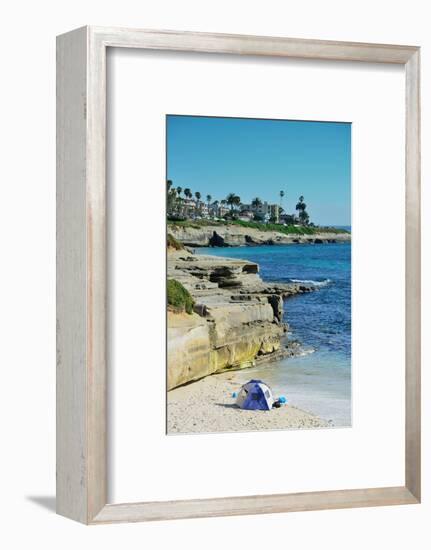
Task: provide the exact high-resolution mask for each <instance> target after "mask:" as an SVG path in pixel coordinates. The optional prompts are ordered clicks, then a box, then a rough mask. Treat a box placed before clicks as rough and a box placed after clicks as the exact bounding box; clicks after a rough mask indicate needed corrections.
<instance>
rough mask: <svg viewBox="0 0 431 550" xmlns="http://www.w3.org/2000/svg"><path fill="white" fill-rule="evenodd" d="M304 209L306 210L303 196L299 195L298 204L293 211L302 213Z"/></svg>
mask: <svg viewBox="0 0 431 550" xmlns="http://www.w3.org/2000/svg"><path fill="white" fill-rule="evenodd" d="M306 208H307V205H306V204H305V202H304V197H303V195H301V196H300V197H299V202H298V203H297V204H296V206H295V210H299V211H300V212H302V211H303V210H305V209H306Z"/></svg>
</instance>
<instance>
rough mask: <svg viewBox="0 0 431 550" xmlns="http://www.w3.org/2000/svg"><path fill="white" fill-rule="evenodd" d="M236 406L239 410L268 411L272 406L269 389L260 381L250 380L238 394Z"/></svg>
mask: <svg viewBox="0 0 431 550" xmlns="http://www.w3.org/2000/svg"><path fill="white" fill-rule="evenodd" d="M236 404H237V405H238V407H240V408H241V409H248V410H251V411H256V410H258V411H270V410H271V409H272V406H273V404H274V397H273V395H272V391H271V388H270V387H269V386H267V385H266V384H265V383H264V382H262V380H250V381H249V382H247V384H244V385H243V386H242V388H241V390H240V391H239V393H238V397H237V400H236Z"/></svg>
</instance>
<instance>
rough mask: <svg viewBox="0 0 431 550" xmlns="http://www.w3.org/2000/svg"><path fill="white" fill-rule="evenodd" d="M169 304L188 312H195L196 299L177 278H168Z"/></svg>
mask: <svg viewBox="0 0 431 550" xmlns="http://www.w3.org/2000/svg"><path fill="white" fill-rule="evenodd" d="M167 295H168V304H169V305H170V306H173V307H175V308H179V309H182V310H185V311H186V312H187V313H189V314H191V313H193V305H194V303H195V302H194V300H193V298H192V297H191V295H190V292H189V291H188V290H187V289H185V288H184V287H183V285H182V284H181V283H179V282H178V281H176V280H175V279H168V284H167Z"/></svg>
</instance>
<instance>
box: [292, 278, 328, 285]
mask: <svg viewBox="0 0 431 550" xmlns="http://www.w3.org/2000/svg"><path fill="white" fill-rule="evenodd" d="M290 280H291V282H292V283H298V284H304V285H314V286H326V285H329V283H330V282H331V279H325V280H324V281H313V280H311V279H290Z"/></svg>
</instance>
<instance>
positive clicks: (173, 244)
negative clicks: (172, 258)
mask: <svg viewBox="0 0 431 550" xmlns="http://www.w3.org/2000/svg"><path fill="white" fill-rule="evenodd" d="M166 246H167V247H168V248H173V249H174V250H184V245H183V244H182V243H180V241H178V240H177V239H176V238H175V237H174V236H173V235H171V234H170V233H168V235H167V237H166Z"/></svg>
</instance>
